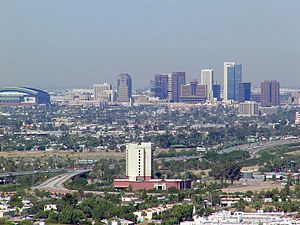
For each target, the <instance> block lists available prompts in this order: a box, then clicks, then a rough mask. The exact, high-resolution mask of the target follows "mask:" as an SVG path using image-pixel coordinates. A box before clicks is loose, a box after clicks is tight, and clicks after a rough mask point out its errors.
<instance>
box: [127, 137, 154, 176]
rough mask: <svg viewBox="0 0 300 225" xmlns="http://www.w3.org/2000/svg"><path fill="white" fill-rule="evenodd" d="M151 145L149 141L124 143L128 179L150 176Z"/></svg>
mask: <svg viewBox="0 0 300 225" xmlns="http://www.w3.org/2000/svg"><path fill="white" fill-rule="evenodd" d="M152 157H153V145H152V143H151V142H142V143H141V144H132V143H131V144H127V145H126V176H127V177H128V179H129V180H131V181H135V180H138V179H142V180H149V179H151V178H152Z"/></svg>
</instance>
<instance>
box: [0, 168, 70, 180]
mask: <svg viewBox="0 0 300 225" xmlns="http://www.w3.org/2000/svg"><path fill="white" fill-rule="evenodd" d="M63 171H66V170H65V169H53V170H33V171H20V172H5V173H0V178H6V177H17V176H26V175H34V174H43V173H57V172H63Z"/></svg>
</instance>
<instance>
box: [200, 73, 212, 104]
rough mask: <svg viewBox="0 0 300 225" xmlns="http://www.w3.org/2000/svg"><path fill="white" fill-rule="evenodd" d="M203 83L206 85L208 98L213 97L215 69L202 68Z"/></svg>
mask: <svg viewBox="0 0 300 225" xmlns="http://www.w3.org/2000/svg"><path fill="white" fill-rule="evenodd" d="M201 84H202V85H206V90H207V94H206V97H207V99H208V100H211V99H213V86H214V71H213V70H212V69H203V70H201Z"/></svg>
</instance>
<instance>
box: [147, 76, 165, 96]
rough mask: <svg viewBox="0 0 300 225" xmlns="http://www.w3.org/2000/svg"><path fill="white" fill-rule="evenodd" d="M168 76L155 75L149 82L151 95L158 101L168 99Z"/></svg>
mask: <svg viewBox="0 0 300 225" xmlns="http://www.w3.org/2000/svg"><path fill="white" fill-rule="evenodd" d="M168 77H169V75H168V74H157V75H155V77H154V80H152V81H151V83H150V86H151V95H152V96H154V97H159V99H168V79H169V78H168Z"/></svg>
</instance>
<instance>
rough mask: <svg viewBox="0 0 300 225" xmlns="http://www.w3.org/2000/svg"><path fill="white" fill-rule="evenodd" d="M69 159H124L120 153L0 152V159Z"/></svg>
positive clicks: (123, 155)
mask: <svg viewBox="0 0 300 225" xmlns="http://www.w3.org/2000/svg"><path fill="white" fill-rule="evenodd" d="M51 156H52V157H69V158H72V159H100V158H106V159H109V158H113V159H122V158H125V153H122V152H104V151H96V152H70V151H47V152H46V151H12V152H0V157H9V158H41V157H44V158H47V157H51Z"/></svg>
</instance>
